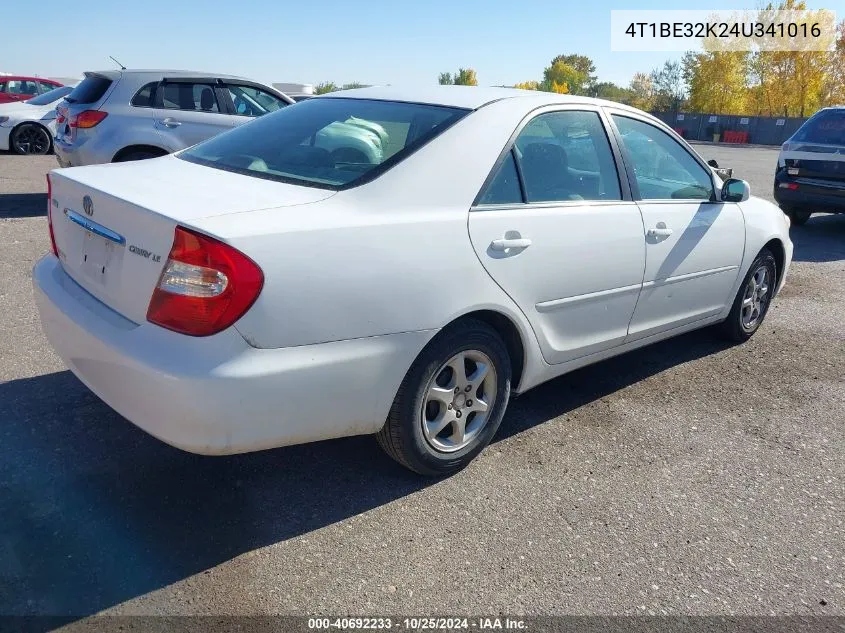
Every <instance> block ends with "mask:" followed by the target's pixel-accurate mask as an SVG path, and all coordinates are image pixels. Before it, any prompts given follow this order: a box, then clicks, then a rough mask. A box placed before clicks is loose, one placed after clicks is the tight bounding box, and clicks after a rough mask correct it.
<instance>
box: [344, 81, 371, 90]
mask: <svg viewBox="0 0 845 633" xmlns="http://www.w3.org/2000/svg"><path fill="white" fill-rule="evenodd" d="M366 87H367V85H366V84H362V83H361V82H358V81H352V82H349V83H348V84H343V86H341V87H340V89H341V90H352V89H354V88H366Z"/></svg>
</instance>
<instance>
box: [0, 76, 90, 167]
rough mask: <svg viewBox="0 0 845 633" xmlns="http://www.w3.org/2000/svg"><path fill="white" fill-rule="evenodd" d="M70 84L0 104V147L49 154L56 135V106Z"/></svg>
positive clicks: (26, 152)
mask: <svg viewBox="0 0 845 633" xmlns="http://www.w3.org/2000/svg"><path fill="white" fill-rule="evenodd" d="M71 90H73V86H61V87H60V88H56V89H54V90H50V91H49V92H45V93H44V94H43V95H38V96H37V97H33V98H32V99H28V100H27V101H16V102H14V103H5V104H3V105H0V150H11V151H13V152H15V153H16V154H49V153H50V150H51V149H52V148H53V136H55V134H56V105H58V103H59V101H60V100H61V99H63V98H64V97H66V96H67V95H69V94H70V92H71Z"/></svg>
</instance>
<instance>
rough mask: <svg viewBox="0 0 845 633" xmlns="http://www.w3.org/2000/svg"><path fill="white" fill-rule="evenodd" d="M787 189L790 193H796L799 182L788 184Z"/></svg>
mask: <svg viewBox="0 0 845 633" xmlns="http://www.w3.org/2000/svg"><path fill="white" fill-rule="evenodd" d="M786 188H787V189H789V190H790V191H796V190H797V189H798V183H797V182H790V183H787V185H786Z"/></svg>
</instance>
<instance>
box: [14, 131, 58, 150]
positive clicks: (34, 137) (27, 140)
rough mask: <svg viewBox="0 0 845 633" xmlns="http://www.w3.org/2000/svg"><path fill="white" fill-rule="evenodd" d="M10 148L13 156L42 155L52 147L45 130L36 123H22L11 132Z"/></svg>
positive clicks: (51, 141) (49, 137) (48, 134)
mask: <svg viewBox="0 0 845 633" xmlns="http://www.w3.org/2000/svg"><path fill="white" fill-rule="evenodd" d="M10 141H11V143H10V146H11V148H12V151H13V152H15V154H29V155H43V154H48V153H49V152H50V149H51V148H52V147H53V139H52V137H51V136H50V132H48V131H47V128H45V127H43V126H41V125H38V124H37V123H24V124H23V125H20V126H18V127H16V128H15V129H14V130H13V131H12V137H11V139H10Z"/></svg>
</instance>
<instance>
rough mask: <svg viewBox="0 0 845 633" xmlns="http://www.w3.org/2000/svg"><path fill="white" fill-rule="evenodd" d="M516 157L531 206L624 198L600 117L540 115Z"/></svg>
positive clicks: (516, 147)
mask: <svg viewBox="0 0 845 633" xmlns="http://www.w3.org/2000/svg"><path fill="white" fill-rule="evenodd" d="M514 154H515V155H516V159H517V161H519V168H520V171H521V172H522V180H523V185H524V187H525V198H526V202H567V201H573V200H621V199H622V192H621V190H620V187H619V176H618V173H617V171H616V163H615V162H614V160H613V152H612V151H611V149H610V141H609V140H608V138H607V134H606V133H605V130H604V126H603V124H602V122H601V119H600V118H599V115H598V113H597V112H589V111H579V110H565V111H560V112H547V113H545V114H540V115H538V116H537V117H535V118H534V119H532V120H531V121H530V122H529V123H528V125H526V126H525V127H524V128H523V130H522V131H521V132H520V133H519V136H518V137H517V139H516V142H515V143H514Z"/></svg>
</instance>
